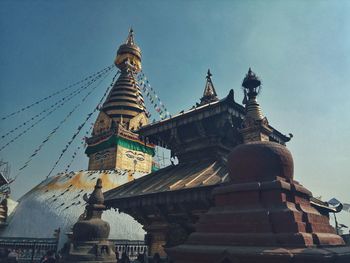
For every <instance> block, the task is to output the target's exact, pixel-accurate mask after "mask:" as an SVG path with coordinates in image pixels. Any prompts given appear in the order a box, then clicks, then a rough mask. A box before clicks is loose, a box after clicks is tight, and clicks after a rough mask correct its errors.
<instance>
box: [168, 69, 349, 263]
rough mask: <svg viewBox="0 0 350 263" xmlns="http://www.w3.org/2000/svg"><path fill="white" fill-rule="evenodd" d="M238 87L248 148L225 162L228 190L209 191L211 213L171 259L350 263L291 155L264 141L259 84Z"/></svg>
mask: <svg viewBox="0 0 350 263" xmlns="http://www.w3.org/2000/svg"><path fill="white" fill-rule="evenodd" d="M242 85H243V87H244V88H245V89H246V91H247V96H248V98H247V99H248V101H247V102H246V118H245V120H244V122H243V127H242V129H241V133H242V135H243V138H244V141H245V143H244V144H241V145H239V146H237V147H236V148H235V149H234V150H233V151H232V152H231V153H230V155H229V157H228V162H227V166H228V170H229V176H230V182H229V183H228V184H227V185H225V186H219V187H217V188H216V189H214V190H213V196H214V199H215V205H214V206H212V207H211V208H210V209H209V211H208V212H207V213H205V214H203V215H201V216H200V219H199V221H198V222H197V224H196V231H195V232H194V233H192V234H191V235H190V236H189V238H188V240H187V241H186V242H185V243H184V244H182V245H179V246H177V247H174V248H169V249H167V250H166V251H167V253H168V255H169V256H170V257H171V259H172V260H174V262H176V263H190V262H191V263H194V262H201V263H209V262H210V263H236V262H239V263H248V262H249V263H264V262H266V263H267V262H268V263H274V262H276V263H277V262H278V263H319V262H334V263H345V262H350V247H348V246H345V245H344V241H343V239H342V238H341V237H340V236H338V235H337V234H336V233H335V230H334V229H333V227H332V226H331V225H330V224H329V218H328V216H326V215H322V214H321V213H320V212H319V211H318V210H317V209H315V208H314V207H313V206H312V204H311V202H310V199H311V198H312V193H311V192H310V191H309V190H307V189H306V188H305V187H303V186H302V185H301V184H300V183H298V182H297V181H295V180H294V175H293V169H294V165H293V158H292V155H291V153H290V152H289V151H288V149H287V148H286V147H285V146H283V145H281V144H278V143H275V142H270V141H267V140H265V138H266V136H268V134H269V132H270V129H269V127H268V126H267V119H266V118H265V117H264V116H263V114H262V111H261V109H260V106H259V104H258V103H257V101H256V95H257V94H258V92H257V89H258V88H259V86H260V81H259V79H258V78H257V77H256V76H255V74H254V73H253V72H252V71H251V70H249V72H248V74H247V76H246V78H245V79H244V81H243V84H242Z"/></svg>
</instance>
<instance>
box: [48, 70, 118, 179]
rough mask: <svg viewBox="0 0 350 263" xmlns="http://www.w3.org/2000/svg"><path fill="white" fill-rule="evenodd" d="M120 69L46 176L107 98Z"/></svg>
mask: <svg viewBox="0 0 350 263" xmlns="http://www.w3.org/2000/svg"><path fill="white" fill-rule="evenodd" d="M118 73H119V71H118V72H117V73H116V74H115V75H114V77H113V79H112V82H111V84H110V85H109V86H108V88H107V89H106V91H105V93H104V94H103V96H102V98H101V99H100V101H99V103H98V104H97V106H96V107H95V109H94V110H93V111H92V112H90V113H89V114H88V115H87V116H86V118H85V120H84V121H83V122H82V123H81V124H80V125H79V126H78V128H77V131H76V132H75V133H74V135H73V137H72V138H71V139H70V141H69V142H68V143H67V144H66V146H65V147H64V148H63V150H62V152H61V154H60V156H59V157H58V159H57V161H56V162H55V164H54V165H53V167H52V168H51V170H50V172H49V173H48V175H47V176H46V178H48V177H49V176H50V175H51V173H52V172H53V170H54V169H55V168H56V166H57V165H58V163H59V161H60V160H61V159H62V157H63V155H64V153H65V152H66V151H67V150H68V148H69V146H70V145H71V144H72V143H73V141H74V139H75V138H76V137H77V136H78V135H79V133H80V131H81V130H82V129H83V127H84V126H85V124H86V123H87V122H88V121H89V119H90V118H91V116H92V115H93V114H94V113H95V112H96V111H97V110H99V108H100V106H101V104H102V102H103V100H104V99H105V97H106V96H107V94H108V92H109V90H110V89H111V87H113V84H114V81H115V78H116V77H117V75H118Z"/></svg>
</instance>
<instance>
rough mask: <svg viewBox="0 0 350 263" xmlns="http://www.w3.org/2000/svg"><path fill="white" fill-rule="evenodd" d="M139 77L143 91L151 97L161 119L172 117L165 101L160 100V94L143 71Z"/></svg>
mask: <svg viewBox="0 0 350 263" xmlns="http://www.w3.org/2000/svg"><path fill="white" fill-rule="evenodd" d="M137 79H138V82H139V83H140V86H141V87H142V91H143V93H144V94H145V95H146V97H147V98H148V99H149V101H150V102H151V104H152V106H153V107H154V109H155V111H156V112H157V113H158V114H159V116H160V118H161V120H163V119H166V118H170V117H171V115H170V113H169V111H168V109H167V108H166V107H165V105H164V103H163V102H162V101H161V100H160V98H159V96H158V95H157V93H156V92H155V90H154V89H153V87H152V86H151V84H150V82H149V80H148V79H147V77H146V75H145V73H144V72H143V71H141V72H140V73H139V75H138V78H137Z"/></svg>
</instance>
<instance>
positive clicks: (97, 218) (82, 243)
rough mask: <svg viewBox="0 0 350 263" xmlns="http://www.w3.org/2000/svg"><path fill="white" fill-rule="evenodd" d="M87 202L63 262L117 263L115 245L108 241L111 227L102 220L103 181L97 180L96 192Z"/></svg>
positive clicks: (64, 250) (74, 227) (85, 197)
mask: <svg viewBox="0 0 350 263" xmlns="http://www.w3.org/2000/svg"><path fill="white" fill-rule="evenodd" d="M84 200H85V201H86V202H87V205H86V210H85V213H84V214H83V215H82V216H81V218H79V220H78V222H76V223H75V224H74V226H73V234H72V236H71V237H70V241H68V242H67V243H66V245H65V247H64V249H63V262H66V263H68V262H75V263H79V262H81V263H82V262H91V263H93V262H95V263H97V262H98V263H112V262H116V256H115V253H114V248H113V246H114V245H113V243H112V242H110V241H108V236H109V231H110V226H109V224H108V223H107V222H106V221H103V220H102V219H101V216H102V213H103V210H104V209H105V205H104V196H103V193H102V180H101V179H97V182H96V186H95V190H94V191H93V192H92V194H91V195H90V197H89V198H87V196H86V195H85V196H84Z"/></svg>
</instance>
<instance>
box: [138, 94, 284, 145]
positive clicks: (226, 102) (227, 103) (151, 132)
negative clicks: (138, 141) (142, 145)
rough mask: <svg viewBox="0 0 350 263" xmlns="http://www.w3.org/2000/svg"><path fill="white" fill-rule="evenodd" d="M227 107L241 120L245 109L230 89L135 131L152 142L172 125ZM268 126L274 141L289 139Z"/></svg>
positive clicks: (203, 116)
mask: <svg viewBox="0 0 350 263" xmlns="http://www.w3.org/2000/svg"><path fill="white" fill-rule="evenodd" d="M228 109H230V110H229V111H231V112H232V114H233V115H235V116H236V117H238V118H241V119H242V120H243V118H244V116H245V112H246V109H245V107H244V106H243V105H241V104H238V103H237V102H235V100H234V91H233V90H232V89H231V90H230V92H229V94H228V95H227V96H226V97H225V98H223V99H221V100H218V101H214V102H210V103H208V104H204V105H199V104H197V106H194V107H192V108H191V109H189V110H187V111H181V112H180V113H178V114H176V115H173V116H171V117H170V118H167V119H163V120H160V121H157V122H153V123H150V124H148V125H144V126H142V127H141V128H140V129H139V130H138V131H136V132H137V133H138V134H140V135H141V136H144V137H148V138H149V139H151V141H152V139H155V140H154V142H153V143H156V138H158V135H159V133H162V132H164V131H166V130H170V129H172V128H173V127H174V126H178V125H184V124H188V123H191V122H194V121H197V120H199V119H204V118H208V117H210V116H213V115H217V114H220V113H222V112H223V111H228ZM268 127H269V128H271V129H272V133H271V135H270V137H271V138H272V139H273V140H275V141H276V142H278V143H281V144H285V143H286V142H288V141H289V140H290V137H288V136H286V135H284V134H283V133H281V132H280V131H278V130H277V129H275V128H273V127H272V126H270V125H268ZM153 137H154V138H153Z"/></svg>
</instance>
